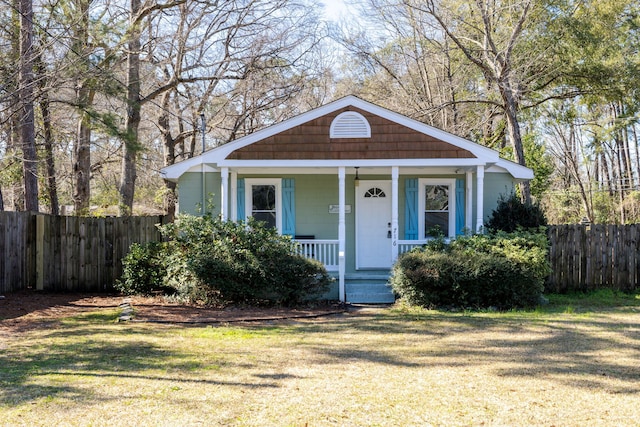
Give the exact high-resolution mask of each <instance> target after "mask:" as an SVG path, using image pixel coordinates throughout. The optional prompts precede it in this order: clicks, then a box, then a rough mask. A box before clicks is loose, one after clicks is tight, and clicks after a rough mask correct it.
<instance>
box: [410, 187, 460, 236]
mask: <svg viewBox="0 0 640 427" xmlns="http://www.w3.org/2000/svg"><path fill="white" fill-rule="evenodd" d="M427 185H446V186H448V187H449V230H448V232H447V235H446V236H445V237H450V238H453V237H455V235H456V179H455V178H420V179H419V180H418V212H419V217H418V237H420V239H424V235H425V234H424V233H425V229H424V220H425V218H424V216H425V203H426V200H425V199H426V197H425V194H424V193H425V187H426V186H427Z"/></svg>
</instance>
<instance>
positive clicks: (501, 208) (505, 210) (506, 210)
mask: <svg viewBox="0 0 640 427" xmlns="http://www.w3.org/2000/svg"><path fill="white" fill-rule="evenodd" d="M546 225H547V218H546V217H545V215H544V212H543V211H542V208H541V207H540V205H539V204H537V203H523V202H522V200H520V198H519V197H518V196H517V195H516V194H515V193H511V194H510V195H509V196H504V195H501V196H500V198H499V199H498V205H497V206H496V208H495V209H494V210H493V211H492V212H491V215H490V216H489V219H488V221H487V223H486V224H485V227H486V228H487V229H489V230H491V231H506V232H508V233H512V232H514V231H516V230H518V229H519V228H522V229H538V228H539V227H541V226H546Z"/></svg>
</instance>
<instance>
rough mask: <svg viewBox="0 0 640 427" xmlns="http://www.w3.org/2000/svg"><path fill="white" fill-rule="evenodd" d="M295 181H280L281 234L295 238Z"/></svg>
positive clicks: (291, 179)
mask: <svg viewBox="0 0 640 427" xmlns="http://www.w3.org/2000/svg"><path fill="white" fill-rule="evenodd" d="M294 181H295V180H294V179H293V178H284V179H283V180H282V234H288V235H290V236H295V234H296V198H295V182H294Z"/></svg>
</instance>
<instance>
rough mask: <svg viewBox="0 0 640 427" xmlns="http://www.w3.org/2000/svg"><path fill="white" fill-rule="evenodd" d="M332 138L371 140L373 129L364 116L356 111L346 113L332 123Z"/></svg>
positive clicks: (330, 132) (330, 135)
mask: <svg viewBox="0 0 640 427" xmlns="http://www.w3.org/2000/svg"><path fill="white" fill-rule="evenodd" d="M329 137H330V138H371V127H370V126H369V122H368V121H367V119H365V118H364V116H363V115H362V114H360V113H356V112H355V111H345V112H344V113H342V114H339V115H338V116H337V117H336V118H335V119H333V121H332V122H331V128H329Z"/></svg>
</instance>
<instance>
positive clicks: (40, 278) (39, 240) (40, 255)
mask: <svg viewBox="0 0 640 427" xmlns="http://www.w3.org/2000/svg"><path fill="white" fill-rule="evenodd" d="M36 289H37V290H39V291H42V290H44V215H36Z"/></svg>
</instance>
